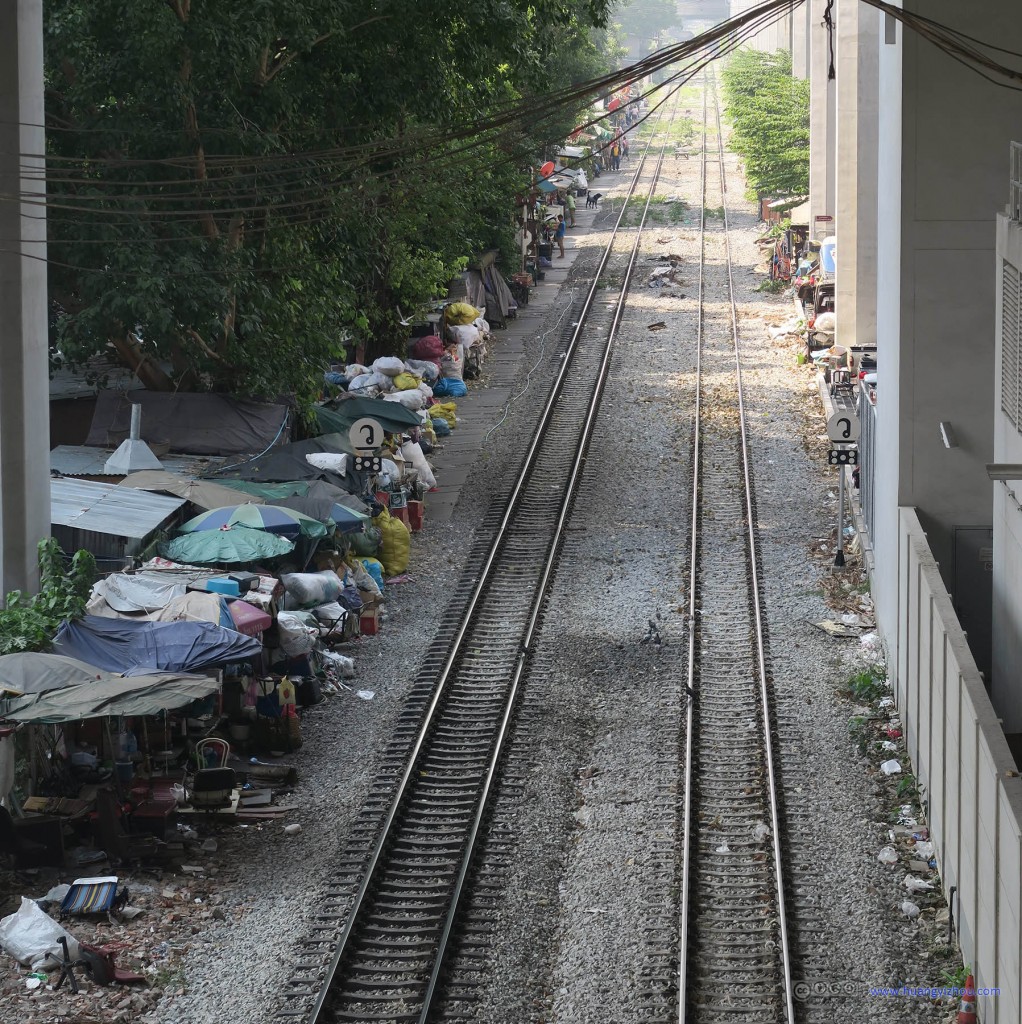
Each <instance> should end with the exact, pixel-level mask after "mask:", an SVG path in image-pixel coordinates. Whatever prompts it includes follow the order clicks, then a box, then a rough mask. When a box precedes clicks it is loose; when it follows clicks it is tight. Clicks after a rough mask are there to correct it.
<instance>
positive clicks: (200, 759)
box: [195, 736, 231, 771]
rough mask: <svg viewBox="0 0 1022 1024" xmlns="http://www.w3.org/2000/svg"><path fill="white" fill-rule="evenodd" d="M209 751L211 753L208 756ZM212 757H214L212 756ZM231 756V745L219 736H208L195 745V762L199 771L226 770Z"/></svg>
mask: <svg viewBox="0 0 1022 1024" xmlns="http://www.w3.org/2000/svg"><path fill="white" fill-rule="evenodd" d="M207 751H209V752H210V753H209V754H207ZM210 755H212V756H210ZM230 756H231V745H230V744H229V743H228V742H227V740H222V739H220V737H219V736H207V737H206V738H205V739H204V740H199V742H198V743H196V744H195V760H196V765H197V767H198V770H199V771H204V770H206V769H210V768H226V767H227V759H228V757H230Z"/></svg>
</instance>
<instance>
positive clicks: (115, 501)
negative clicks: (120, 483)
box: [50, 480, 185, 538]
mask: <svg viewBox="0 0 1022 1024" xmlns="http://www.w3.org/2000/svg"><path fill="white" fill-rule="evenodd" d="M184 504H185V500H184V498H169V497H167V496H166V495H163V494H153V493H151V492H150V491H140V490H137V489H136V488H134V487H116V486H114V485H113V484H97V483H93V482H92V481H90V480H50V522H51V523H52V524H53V525H54V526H68V527H70V528H71V529H74V530H87V531H90V532H92V533H103V534H107V535H109V536H114V537H134V538H142V537H147V536H149V534H150V533H152V532H153V531H154V530H156V529H158V528H159V527H160V526H162V525H163V523H164V522H166V520H167V519H169V518H170V517H171V516H172V515H173V514H174V513H175V512H176V511H177V510H178V509H179V508H180V507H181V506H182V505H184Z"/></svg>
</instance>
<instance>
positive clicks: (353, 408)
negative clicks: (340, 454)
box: [316, 398, 422, 437]
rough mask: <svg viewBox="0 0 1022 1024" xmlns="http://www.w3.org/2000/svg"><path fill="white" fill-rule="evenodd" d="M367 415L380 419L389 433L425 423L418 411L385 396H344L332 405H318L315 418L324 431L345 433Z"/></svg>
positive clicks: (400, 431)
mask: <svg viewBox="0 0 1022 1024" xmlns="http://www.w3.org/2000/svg"><path fill="white" fill-rule="evenodd" d="M366 416H368V417H369V418H370V419H374V420H377V421H378V422H379V424H380V426H381V427H383V429H384V431H385V432H386V433H388V434H400V433H403V432H404V431H406V430H409V429H411V428H412V427H421V426H422V420H421V418H420V417H419V416H418V415H417V414H416V413H414V412H412V411H411V410H410V409H406V408H405V407H404V406H403V405H402V404H401V403H400V402H385V401H384V400H383V399H382V398H341V399H338V400H337V401H335V402H333V403H331V404H330V405H318V406H316V419H317V420H318V421H319V428H320V430H322V431H323V432H324V433H329V432H331V431H333V432H336V433H339V434H342V435H345V437H346V436H347V433H348V428H349V427H350V426H351V425H352V423H354V422H355V420H360V419H362V418H363V417H366Z"/></svg>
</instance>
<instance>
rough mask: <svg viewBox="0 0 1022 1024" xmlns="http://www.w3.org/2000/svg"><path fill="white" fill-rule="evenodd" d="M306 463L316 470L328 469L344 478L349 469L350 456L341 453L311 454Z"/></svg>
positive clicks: (306, 458) (307, 456)
mask: <svg viewBox="0 0 1022 1024" xmlns="http://www.w3.org/2000/svg"><path fill="white" fill-rule="evenodd" d="M305 461H306V462H307V463H308V464H309V465H310V466H315V467H316V469H328V470H329V471H330V472H331V473H337V474H338V475H339V476H344V475H345V473H346V472H347V467H348V456H347V455H343V454H341V453H339V452H310V453H309V454H308V455H306V456H305Z"/></svg>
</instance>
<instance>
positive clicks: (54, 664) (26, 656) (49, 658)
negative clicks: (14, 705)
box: [0, 651, 105, 697]
mask: <svg viewBox="0 0 1022 1024" xmlns="http://www.w3.org/2000/svg"><path fill="white" fill-rule="evenodd" d="M104 675H105V673H104V672H102V671H100V669H98V668H95V667H94V666H92V665H86V664H85V663H84V662H81V661H78V660H77V659H75V658H68V657H65V656H64V655H62V654H42V653H40V652H37V651H25V652H23V653H20V654H5V655H3V656H2V657H0V695H2V694H9V695H10V694H13V695H14V696H18V697H20V696H22V695H23V694H26V693H43V692H44V691H46V690H60V689H63V688H64V687H66V686H77V685H79V684H80V683H86V682H89V681H91V680H95V679H101V678H102V677H103V676H104Z"/></svg>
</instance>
